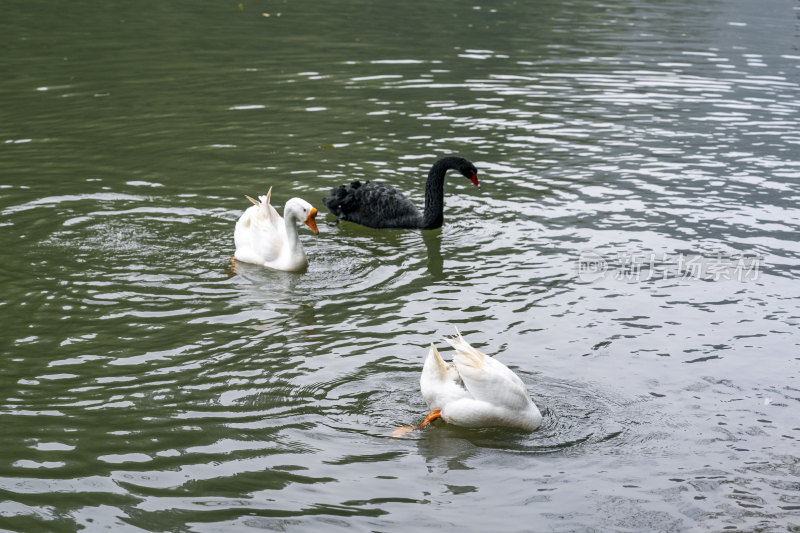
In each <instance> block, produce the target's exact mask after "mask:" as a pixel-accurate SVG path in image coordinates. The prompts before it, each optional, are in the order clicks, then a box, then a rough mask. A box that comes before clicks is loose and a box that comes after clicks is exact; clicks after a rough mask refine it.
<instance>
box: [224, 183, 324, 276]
mask: <svg viewBox="0 0 800 533" xmlns="http://www.w3.org/2000/svg"><path fill="white" fill-rule="evenodd" d="M271 195H272V187H270V189H269V191H268V192H267V194H266V196H259V198H258V200H255V199H253V198H250V197H249V196H248V197H247V198H248V199H249V200H250V201H251V202H252V203H253V204H254V205H252V206H250V207H249V208H247V209H246V210H245V212H244V213H242V216H241V217H239V220H238V221H237V222H236V228H235V230H234V232H233V240H234V243H235V245H236V252H235V253H234V257H235V258H236V259H237V260H238V261H243V262H245V263H254V264H257V265H263V266H266V267H269V268H273V269H276V270H301V269H303V268H305V267H306V266H308V259H307V257H306V253H305V250H304V249H303V245H302V244H301V243H300V238H299V236H298V235H297V223H298V222H304V221H305V222H306V223H307V224H309V226H310V227H312V229H314V230H315V232H316V224H313V225H312V223H309V219H311V220H312V222H313V218H314V216H315V215H316V209H314V208H313V207H312V206H311V204H309V203H308V202H306V201H305V200H302V199H300V198H292V199H291V200H289V201H288V202H286V205H285V206H284V209H283V214H284V217H285V219H284V218H281V216H280V215H279V214H278V212H277V211H276V210H275V208H274V207H272V205H270V203H269V202H270V196H271Z"/></svg>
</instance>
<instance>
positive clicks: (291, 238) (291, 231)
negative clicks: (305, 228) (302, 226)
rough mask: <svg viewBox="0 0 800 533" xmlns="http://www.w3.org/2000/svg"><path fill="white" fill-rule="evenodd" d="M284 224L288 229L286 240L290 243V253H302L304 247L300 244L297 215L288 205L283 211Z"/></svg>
mask: <svg viewBox="0 0 800 533" xmlns="http://www.w3.org/2000/svg"><path fill="white" fill-rule="evenodd" d="M283 224H284V225H285V227H286V240H287V242H288V243H289V251H290V252H291V254H292V255H295V254H296V253H297V250H298V249H299V250H300V253H302V250H303V245H302V244H300V236H299V235H298V234H297V215H295V214H294V212H293V211H292V210H291V209H290V208H289V206H288V205H287V206H286V207H285V208H284V210H283Z"/></svg>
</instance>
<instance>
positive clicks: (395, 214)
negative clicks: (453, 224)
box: [322, 157, 478, 229]
mask: <svg viewBox="0 0 800 533" xmlns="http://www.w3.org/2000/svg"><path fill="white" fill-rule="evenodd" d="M451 168H452V169H456V170H458V171H459V172H460V173H461V174H462V175H463V176H464V177H466V178H469V179H470V180H472V182H473V183H474V184H475V185H478V171H477V170H476V169H475V165H473V164H472V163H470V162H469V161H467V160H466V159H464V158H462V157H444V158H442V159H439V160H438V161H437V162H436V163H434V164H433V167H431V170H430V172H429V173H428V181H427V182H426V183H425V210H424V211H423V212H422V213H420V212H419V210H418V209H417V208H416V207H415V206H414V204H413V203H411V201H410V200H409V199H408V198H406V197H405V196H403V194H402V193H401V192H399V191H398V190H397V189H395V188H394V187H392V186H391V185H387V184H385V183H380V182H374V181H366V182H363V183H362V182H360V181H354V182H352V183H351V184H350V185H340V186H338V187H335V188H333V189H331V192H330V196H327V197H325V198H323V199H322V202H323V203H324V204H325V205H326V206H327V207H328V209H329V210H330V211H331V213H333V214H334V215H336V216H337V217H339V218H340V219H341V220H347V221H350V222H355V223H356V224H361V225H364V226H369V227H371V228H379V229H388V228H420V229H435V228H439V227H441V226H442V221H443V219H444V176H445V174H446V173H447V171H448V170H449V169H451Z"/></svg>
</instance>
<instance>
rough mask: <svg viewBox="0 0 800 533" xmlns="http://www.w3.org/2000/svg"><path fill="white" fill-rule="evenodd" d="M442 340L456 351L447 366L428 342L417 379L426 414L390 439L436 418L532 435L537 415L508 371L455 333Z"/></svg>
mask: <svg viewBox="0 0 800 533" xmlns="http://www.w3.org/2000/svg"><path fill="white" fill-rule="evenodd" d="M446 340H447V342H448V343H449V344H450V346H452V347H453V348H455V349H456V354H455V355H454V356H453V364H447V363H446V362H445V361H444V359H442V356H441V355H439V351H438V350H437V349H436V347H435V346H434V345H433V344H431V348H430V350H429V351H428V357H427V358H426V359H425V364H424V365H423V367H422V376H420V379H419V385H420V389H422V397H423V398H424V399H425V402H426V403H427V404H428V407H429V408H430V409H432V411H431V413H430V414H429V415H428V416H427V417H426V418H425V421H424V422H422V424H420V425H419V426H404V427H401V428H398V429H396V430H395V432H394V436H395V437H399V436H402V435H405V434H406V433H408V432H410V431H412V430H414V429H421V428H424V427H425V426H427V425H428V424H429V423H431V422H432V421H433V420H436V419H437V418H443V419H444V421H445V422H448V423H451V424H455V425H457V426H464V427H470V428H480V427H490V426H506V427H513V428H518V429H524V430H526V431H533V430H535V429H536V428H538V427H539V425H540V424H541V423H542V414H541V413H540V412H539V409H538V408H537V407H536V405H535V404H534V403H533V401H531V399H530V397H529V396H528V391H527V390H526V388H525V384H524V383H523V382H522V380H521V379H519V377H518V376H517V375H516V374H514V372H512V371H511V370H510V369H509V368H508V367H507V366H506V365H504V364H503V363H501V362H500V361H497V360H496V359H493V358H491V357H489V356H488V355H486V354H484V353H483V352H481V351H479V350H476V349H475V348H473V347H472V346H470V345H469V343H467V341H465V340H464V338H463V337H462V336H461V333H459V332H458V329H456V336H455V337H453V338H447V339H446Z"/></svg>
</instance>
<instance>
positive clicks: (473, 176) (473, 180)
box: [469, 172, 481, 189]
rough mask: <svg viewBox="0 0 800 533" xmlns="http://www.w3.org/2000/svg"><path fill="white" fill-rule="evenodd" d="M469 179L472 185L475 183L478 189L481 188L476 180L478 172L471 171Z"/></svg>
mask: <svg viewBox="0 0 800 533" xmlns="http://www.w3.org/2000/svg"><path fill="white" fill-rule="evenodd" d="M469 180H470V181H471V182H472V184H473V185H475V186H476V187H477V188H479V189H480V188H481V184H480V183H479V182H478V173H477V172H473V173H472V177H471V178H470V179H469Z"/></svg>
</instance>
